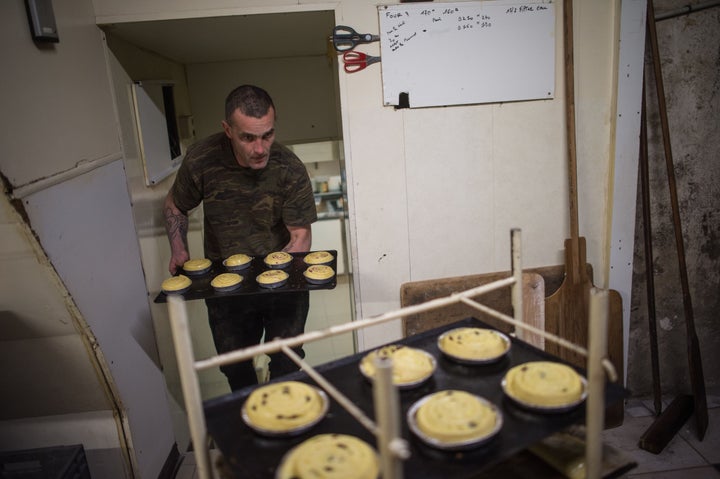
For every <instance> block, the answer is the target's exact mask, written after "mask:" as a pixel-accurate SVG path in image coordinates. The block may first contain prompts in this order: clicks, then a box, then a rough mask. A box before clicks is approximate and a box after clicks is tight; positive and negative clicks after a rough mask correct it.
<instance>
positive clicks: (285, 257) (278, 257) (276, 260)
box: [265, 251, 293, 268]
mask: <svg viewBox="0 0 720 479" xmlns="http://www.w3.org/2000/svg"><path fill="white" fill-rule="evenodd" d="M292 259H293V257H292V255H291V254H290V253H286V252H284V251H276V252H275V253H270V254H269V255H267V256H265V264H266V265H268V266H269V267H270V268H284V267H285V266H287V265H289V264H290V263H291V262H292Z"/></svg>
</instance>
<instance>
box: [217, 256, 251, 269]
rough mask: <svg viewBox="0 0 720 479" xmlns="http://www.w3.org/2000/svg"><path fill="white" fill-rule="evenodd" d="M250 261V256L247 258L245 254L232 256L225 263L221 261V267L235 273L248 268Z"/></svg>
mask: <svg viewBox="0 0 720 479" xmlns="http://www.w3.org/2000/svg"><path fill="white" fill-rule="evenodd" d="M251 261H252V256H248V255H246V254H234V255H231V256H228V257H227V258H226V259H225V261H223V265H224V266H225V267H226V268H227V269H229V270H230V271H237V270H241V269H245V268H247V267H248V266H250V262H251Z"/></svg>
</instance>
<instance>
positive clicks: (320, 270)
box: [303, 264, 335, 284]
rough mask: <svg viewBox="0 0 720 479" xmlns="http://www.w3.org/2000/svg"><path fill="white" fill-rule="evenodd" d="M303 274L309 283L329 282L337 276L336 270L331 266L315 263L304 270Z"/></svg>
mask: <svg viewBox="0 0 720 479" xmlns="http://www.w3.org/2000/svg"><path fill="white" fill-rule="evenodd" d="M303 276H305V279H306V280H307V281H308V283H316V284H319V283H327V282H328V281H330V280H331V279H332V278H333V276H335V271H334V270H333V269H332V268H331V267H330V266H326V265H324V264H314V265H312V266H309V267H308V269H306V270H305V271H304V272H303Z"/></svg>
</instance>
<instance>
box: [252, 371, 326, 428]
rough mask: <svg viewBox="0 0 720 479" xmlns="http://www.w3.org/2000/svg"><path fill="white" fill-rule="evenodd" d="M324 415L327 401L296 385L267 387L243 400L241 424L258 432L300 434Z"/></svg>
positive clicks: (300, 384) (269, 385)
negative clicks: (242, 422) (243, 423)
mask: <svg viewBox="0 0 720 479" xmlns="http://www.w3.org/2000/svg"><path fill="white" fill-rule="evenodd" d="M326 412H327V398H326V397H325V395H324V394H321V393H320V392H319V391H318V390H317V389H316V388H314V387H312V386H310V385H308V384H305V383H301V382H299V381H282V382H278V383H270V384H267V385H265V386H262V387H259V388H257V389H255V390H254V391H253V392H252V393H250V395H249V396H248V398H247V399H246V400H245V403H244V404H243V408H242V417H243V420H244V421H245V422H246V423H247V424H248V425H249V426H250V427H252V428H254V429H256V430H258V431H260V432H268V433H273V434H278V433H290V432H293V431H296V432H299V431H303V430H305V429H306V428H307V427H310V426H312V425H314V424H316V423H317V422H318V421H320V420H321V419H322V418H323V416H324V415H325V413H326Z"/></svg>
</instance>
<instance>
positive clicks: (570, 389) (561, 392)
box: [502, 361, 585, 408]
mask: <svg viewBox="0 0 720 479" xmlns="http://www.w3.org/2000/svg"><path fill="white" fill-rule="evenodd" d="M502 387H503V390H504V391H505V393H506V394H507V395H508V396H510V398H511V399H513V400H515V401H517V402H519V403H521V404H523V405H528V406H531V407H539V408H556V407H565V406H571V405H575V404H578V403H579V402H581V401H582V400H583V399H584V396H585V384H584V380H583V378H582V377H581V376H580V375H579V374H578V373H577V372H576V371H575V370H574V369H573V368H571V367H570V366H567V365H565V364H562V363H556V362H552V361H534V362H529V363H524V364H519V365H517V366H515V367H513V368H512V369H510V370H509V371H508V372H507V374H505V378H504V379H503V381H502Z"/></svg>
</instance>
